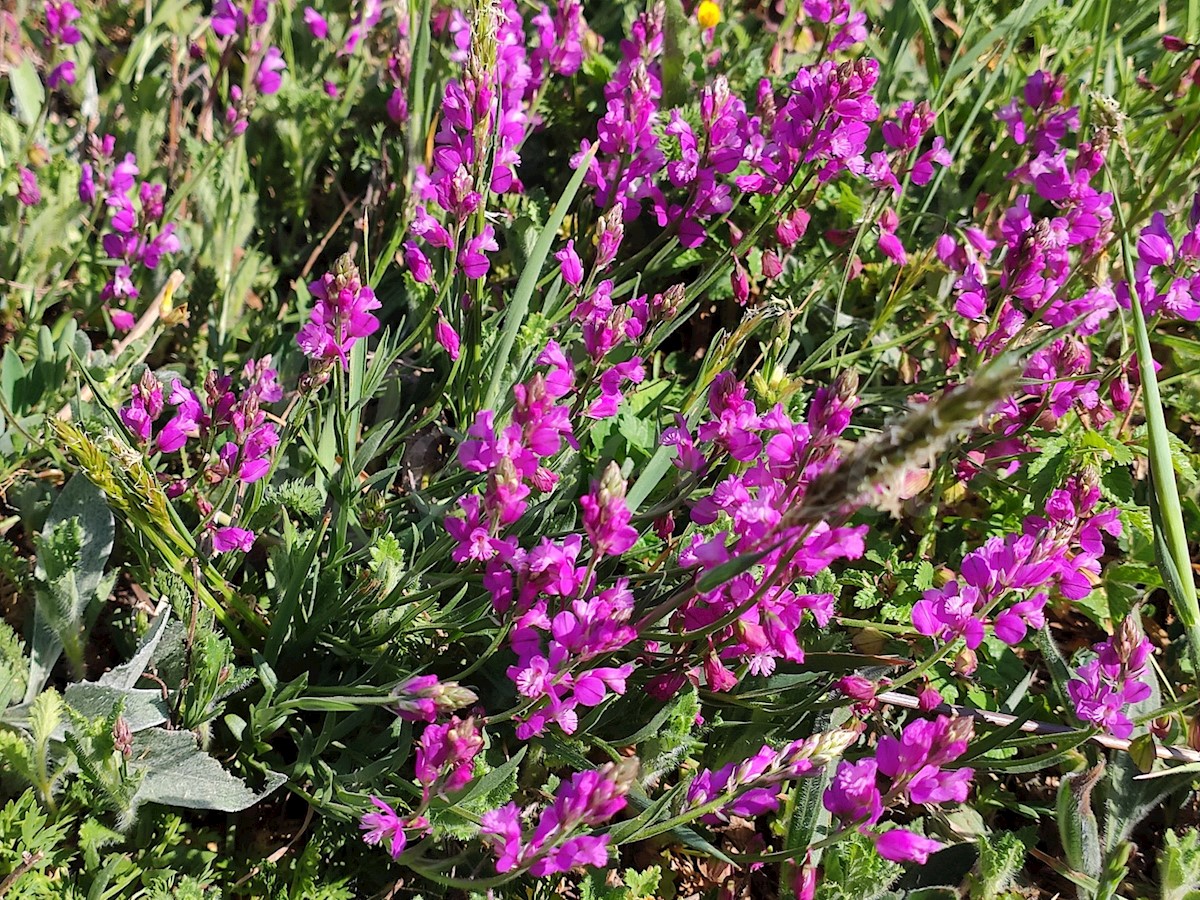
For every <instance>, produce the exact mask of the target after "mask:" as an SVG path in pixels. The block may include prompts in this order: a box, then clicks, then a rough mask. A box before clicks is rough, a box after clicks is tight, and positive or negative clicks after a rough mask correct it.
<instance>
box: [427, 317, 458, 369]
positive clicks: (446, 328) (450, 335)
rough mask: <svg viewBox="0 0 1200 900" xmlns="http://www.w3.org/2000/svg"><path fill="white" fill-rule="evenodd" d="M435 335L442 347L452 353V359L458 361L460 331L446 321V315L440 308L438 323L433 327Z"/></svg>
mask: <svg viewBox="0 0 1200 900" xmlns="http://www.w3.org/2000/svg"><path fill="white" fill-rule="evenodd" d="M433 336H434V338H435V339H436V340H437V342H438V343H439V344H440V345H441V346H442V348H443V349H444V350H445V351H446V352H447V353H448V354H450V359H451V360H452V361H457V360H458V357H459V354H460V352H461V351H460V349H459V339H458V332H457V331H455V330H454V328H453V326H451V324H450V323H449V322H447V321H446V317H445V316H443V315H442V311H441V310H440V309H439V310H438V314H437V324H436V325H435V326H434V327H433Z"/></svg>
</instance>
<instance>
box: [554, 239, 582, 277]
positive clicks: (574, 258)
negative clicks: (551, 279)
mask: <svg viewBox="0 0 1200 900" xmlns="http://www.w3.org/2000/svg"><path fill="white" fill-rule="evenodd" d="M554 258H555V259H557V260H558V261H559V263H560V264H561V266H562V277H563V281H565V282H566V283H567V284H569V285H570V286H571V287H579V285H581V284H582V283H583V263H582V262H581V261H580V259H579V254H578V253H576V252H575V241H574V239H572V240H569V241H567V246H566V247H564V248H563V249H562V250H559V251H558V252H557V253H555V254H554Z"/></svg>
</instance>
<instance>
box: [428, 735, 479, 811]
mask: <svg viewBox="0 0 1200 900" xmlns="http://www.w3.org/2000/svg"><path fill="white" fill-rule="evenodd" d="M482 749H483V734H482V733H481V732H480V730H479V728H478V727H476V725H475V720H474V719H472V718H467V719H460V718H459V717H458V716H451V718H450V721H449V722H445V723H443V724H441V725H437V724H433V725H426V726H425V730H424V731H422V732H421V739H420V740H419V741H418V742H417V753H416V756H417V759H416V763H415V767H414V770H415V774H416V777H417V783H418V784H420V785H421V800H422V803H423V804H428V803H429V799H430V797H432V796H434V795H437V794H440V795H445V794H447V793H453V792H454V791H460V790H462V789H463V788H464V787H466V785H467V783H468V782H469V781H470V780H471V778H472V776H473V775H474V772H475V757H476V756H478V755H479V751H480V750H482Z"/></svg>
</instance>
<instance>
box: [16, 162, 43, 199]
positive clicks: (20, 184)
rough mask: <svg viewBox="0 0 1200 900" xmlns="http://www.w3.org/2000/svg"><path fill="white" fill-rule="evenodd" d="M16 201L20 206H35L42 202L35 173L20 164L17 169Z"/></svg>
mask: <svg viewBox="0 0 1200 900" xmlns="http://www.w3.org/2000/svg"><path fill="white" fill-rule="evenodd" d="M17 202H18V203H20V204H21V205H22V206H37V205H38V204H39V203H41V202H42V192H41V190H40V189H39V188H38V181H37V175H35V174H34V172H33V170H32V169H27V168H25V166H20V167H19V168H18V169H17Z"/></svg>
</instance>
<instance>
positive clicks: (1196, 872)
mask: <svg viewBox="0 0 1200 900" xmlns="http://www.w3.org/2000/svg"><path fill="white" fill-rule="evenodd" d="M1158 884H1159V897H1160V898H1161V900H1200V831H1197V830H1196V829H1194V828H1193V829H1191V830H1190V831H1185V832H1183V834H1177V833H1176V832H1175V831H1172V830H1171V829H1169V828H1168V829H1167V830H1166V832H1165V833H1164V834H1163V847H1162V851H1161V852H1160V853H1159V855H1158Z"/></svg>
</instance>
